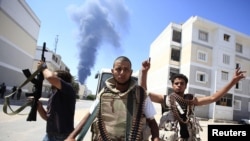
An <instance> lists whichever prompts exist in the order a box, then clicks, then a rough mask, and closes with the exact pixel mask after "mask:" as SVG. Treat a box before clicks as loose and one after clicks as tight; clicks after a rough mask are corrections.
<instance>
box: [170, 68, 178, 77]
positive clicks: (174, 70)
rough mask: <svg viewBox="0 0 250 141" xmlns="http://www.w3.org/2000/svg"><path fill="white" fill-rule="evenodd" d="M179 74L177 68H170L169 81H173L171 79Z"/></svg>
mask: <svg viewBox="0 0 250 141" xmlns="http://www.w3.org/2000/svg"><path fill="white" fill-rule="evenodd" d="M178 73H179V69H176V68H170V74H169V79H171V77H172V76H173V75H175V74H178Z"/></svg>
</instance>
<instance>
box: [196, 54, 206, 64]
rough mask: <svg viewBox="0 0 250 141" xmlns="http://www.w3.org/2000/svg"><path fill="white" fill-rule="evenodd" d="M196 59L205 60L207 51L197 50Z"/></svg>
mask: <svg viewBox="0 0 250 141" xmlns="http://www.w3.org/2000/svg"><path fill="white" fill-rule="evenodd" d="M197 56H198V60H200V61H203V62H207V53H205V52H203V51H198V55H197Z"/></svg>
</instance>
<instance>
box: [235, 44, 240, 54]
mask: <svg viewBox="0 0 250 141" xmlns="http://www.w3.org/2000/svg"><path fill="white" fill-rule="evenodd" d="M235 50H236V52H238V53H242V45H241V44H239V43H236V48H235Z"/></svg>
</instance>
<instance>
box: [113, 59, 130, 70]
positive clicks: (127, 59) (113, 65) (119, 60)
mask: <svg viewBox="0 0 250 141" xmlns="http://www.w3.org/2000/svg"><path fill="white" fill-rule="evenodd" d="M118 60H119V61H127V62H129V64H130V68H132V63H131V61H130V60H129V58H128V57H126V56H119V57H117V58H116V59H115V61H114V64H113V67H114V66H115V62H116V61H118Z"/></svg>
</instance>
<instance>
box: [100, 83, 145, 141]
mask: <svg viewBox="0 0 250 141" xmlns="http://www.w3.org/2000/svg"><path fill="white" fill-rule="evenodd" d="M139 88H140V89H136V91H137V90H139V91H140V92H139V95H140V98H139V99H140V100H139V106H138V108H137V109H136V111H137V112H136V116H134V117H133V121H132V126H131V129H130V134H129V138H126V140H127V141H138V140H140V138H141V131H142V119H143V118H142V117H143V113H144V111H143V108H144V99H145V98H144V91H143V90H142V88H141V87H139ZM129 94H132V93H129ZM136 94H137V93H136ZM136 94H135V95H136ZM100 98H101V96H100ZM133 100H135V99H132V100H131V101H133ZM127 104H129V103H127ZM99 106H100V107H99V112H98V123H97V124H98V127H99V130H100V137H99V139H98V140H100V141H112V140H111V138H110V137H109V135H108V132H107V130H106V127H105V124H104V122H103V119H102V114H101V104H100V105H99ZM127 122H130V121H127Z"/></svg>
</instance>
